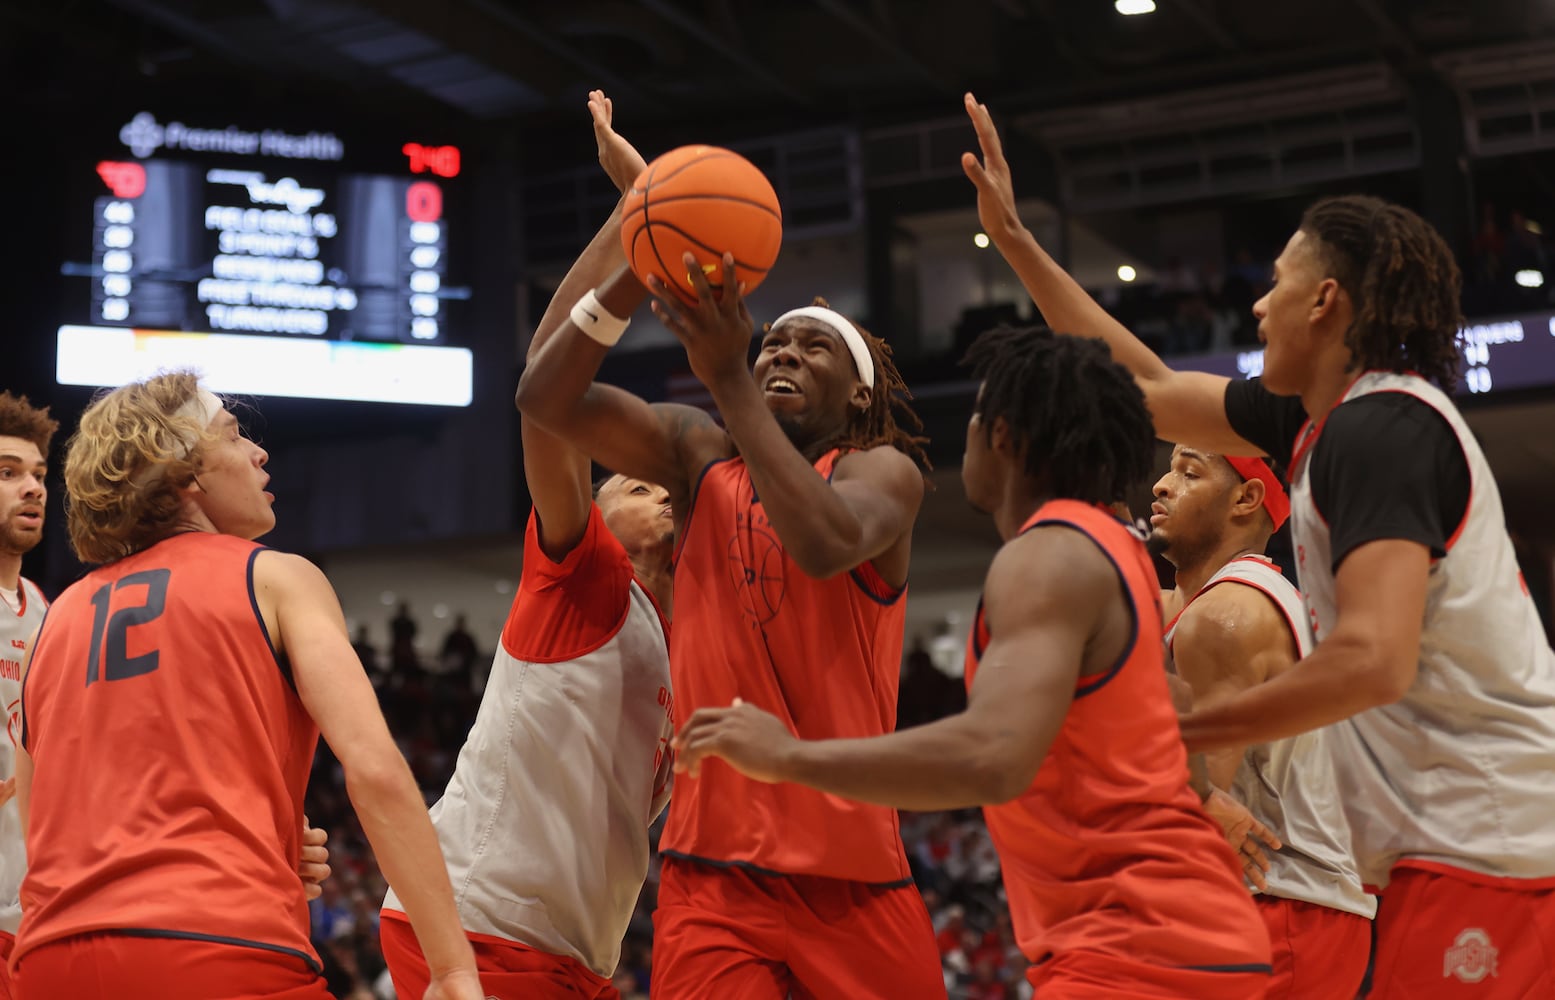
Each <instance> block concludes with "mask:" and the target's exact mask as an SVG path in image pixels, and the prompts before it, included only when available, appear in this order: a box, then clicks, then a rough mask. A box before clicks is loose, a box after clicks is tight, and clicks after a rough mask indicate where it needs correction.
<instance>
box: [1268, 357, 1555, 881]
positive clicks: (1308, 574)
mask: <svg viewBox="0 0 1555 1000" xmlns="http://www.w3.org/2000/svg"><path fill="white" fill-rule="evenodd" d="M1378 392H1401V393H1407V394H1408V395H1411V396H1413V397H1415V398H1416V399H1418V400H1420V401H1421V402H1423V403H1425V404H1426V405H1427V406H1429V407H1431V408H1432V409H1433V410H1435V411H1436V412H1437V413H1439V414H1441V416H1442V418H1443V419H1444V420H1446V421H1447V423H1448V425H1449V426H1451V427H1452V430H1453V433H1454V434H1455V435H1456V436H1457V438H1458V444H1459V446H1460V447H1461V448H1462V449H1463V455H1464V457H1465V459H1466V460H1467V462H1468V468H1469V479H1470V491H1469V505H1468V509H1467V510H1466V511H1465V513H1464V517H1463V522H1462V523H1461V524H1460V525H1459V526H1458V529H1457V531H1455V532H1454V533H1453V536H1452V538H1451V539H1449V541H1448V543H1447V555H1446V556H1445V557H1444V558H1442V559H1439V560H1436V561H1435V562H1434V563H1433V564H1432V566H1431V570H1430V580H1429V583H1428V584H1427V590H1426V604H1425V621H1424V624H1423V627H1422V629H1421V633H1420V665H1419V672H1418V674H1417V675H1416V677H1415V681H1414V683H1413V684H1412V685H1411V686H1410V688H1409V691H1408V692H1407V693H1406V694H1405V695H1404V697H1403V698H1401V699H1399V700H1398V701H1396V702H1394V703H1393V704H1391V705H1383V706H1380V707H1378V708H1373V709H1369V710H1367V711H1365V712H1361V713H1360V714H1358V715H1356V716H1354V717H1352V718H1350V719H1347V720H1346V721H1344V722H1342V723H1339V724H1338V725H1336V726H1334V727H1333V729H1334V732H1335V734H1336V739H1335V741H1334V753H1335V761H1336V765H1337V769H1338V773H1339V776H1340V781H1341V789H1342V791H1343V793H1344V799H1345V805H1346V810H1347V812H1348V814H1349V819H1350V828H1351V833H1352V835H1353V838H1354V846H1355V854H1356V861H1357V862H1358V864H1359V865H1360V871H1361V876H1362V878H1364V879H1365V880H1366V882H1367V883H1368V884H1369V885H1375V886H1379V887H1380V886H1385V885H1387V882H1388V878H1389V872H1390V871H1391V870H1392V868H1393V867H1394V865H1396V864H1399V863H1400V862H1404V863H1410V862H1413V863H1415V864H1422V863H1423V864H1426V865H1433V864H1434V865H1440V866H1446V867H1449V868H1453V869H1458V870H1461V871H1465V872H1470V873H1476V874H1478V875H1481V876H1491V877H1497V878H1508V879H1540V880H1546V879H1555V822H1552V819H1551V818H1552V816H1555V812H1552V809H1555V805H1552V803H1555V652H1552V651H1551V649H1550V647H1549V644H1548V641H1547V640H1546V638H1545V634H1544V628H1543V626H1542V625H1541V623H1540V621H1539V615H1538V611H1537V610H1536V609H1535V608H1534V605H1533V601H1532V600H1531V599H1530V598H1529V596H1528V590H1527V586H1526V584H1525V583H1524V582H1523V579H1522V575H1521V573H1520V572H1519V571H1518V568H1517V560H1516V558H1515V557H1514V555H1513V553H1512V543H1511V540H1510V539H1509V538H1508V537H1507V533H1506V518H1505V516H1504V514H1503V513H1502V509H1501V495H1500V491H1499V490H1498V489H1497V488H1496V481H1495V477H1494V476H1493V475H1492V474H1491V471H1490V465H1489V463H1488V462H1486V460H1485V455H1484V452H1483V451H1481V450H1480V447H1479V444H1478V442H1477V441H1476V440H1475V439H1474V434H1473V432H1472V431H1470V430H1469V427H1468V425H1467V424H1466V423H1465V422H1464V420H1463V417H1462V415H1460V414H1459V413H1458V410H1457V408H1456V407H1455V406H1453V404H1452V401H1451V400H1449V399H1448V398H1447V395H1446V394H1445V393H1443V392H1442V391H1441V390H1440V389H1437V388H1436V387H1435V386H1433V385H1431V384H1430V383H1428V382H1427V381H1425V380H1424V379H1422V378H1419V377H1418V376H1414V375H1399V374H1394V373H1391V372H1367V373H1365V374H1363V375H1362V376H1361V377H1360V378H1358V379H1356V381H1355V382H1354V384H1352V385H1351V386H1350V388H1349V390H1348V391H1347V392H1346V393H1345V395H1344V398H1343V399H1342V400H1341V402H1347V401H1349V400H1352V399H1357V398H1359V397H1361V396H1364V395H1368V394H1371V393H1378ZM1320 431H1321V426H1320V425H1311V424H1309V425H1308V426H1307V427H1305V428H1303V430H1302V432H1301V434H1300V435H1299V436H1298V438H1297V444H1296V450H1295V457H1294V460H1293V462H1292V466H1291V473H1290V478H1291V490H1290V496H1291V511H1292V513H1291V525H1292V541H1293V542H1294V543H1295V546H1296V555H1297V563H1298V565H1297V573H1298V576H1299V577H1300V579H1301V589H1302V592H1303V593H1305V594H1306V597H1307V605H1308V608H1309V609H1310V611H1311V617H1312V626H1313V631H1314V633H1315V635H1316V636H1317V639H1318V641H1319V642H1321V641H1322V639H1323V636H1324V635H1325V634H1326V633H1327V632H1328V631H1329V630H1330V629H1332V628H1333V627H1334V623H1335V621H1336V620H1337V618H1338V608H1337V606H1336V601H1335V597H1334V575H1333V571H1332V568H1331V567H1332V566H1333V551H1332V547H1331V545H1330V541H1329V531H1328V524H1327V522H1326V521H1325V520H1324V518H1323V514H1322V512H1321V511H1319V510H1318V508H1317V505H1316V503H1315V502H1314V500H1313V497H1312V483H1311V479H1310V477H1309V476H1308V469H1309V466H1310V462H1311V455H1312V446H1313V445H1314V444H1315V442H1316V437H1317V435H1318V433H1320Z"/></svg>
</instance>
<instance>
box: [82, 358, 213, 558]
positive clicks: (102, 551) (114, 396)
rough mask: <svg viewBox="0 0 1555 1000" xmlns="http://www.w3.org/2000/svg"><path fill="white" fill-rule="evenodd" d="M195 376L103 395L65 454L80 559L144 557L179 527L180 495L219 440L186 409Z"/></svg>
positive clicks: (178, 374) (169, 377) (174, 376)
mask: <svg viewBox="0 0 1555 1000" xmlns="http://www.w3.org/2000/svg"><path fill="white" fill-rule="evenodd" d="M199 391H200V382H199V377H198V376H197V375H196V374H195V373H194V372H192V371H175V372H167V373H164V374H161V375H155V376H153V377H151V378H149V379H146V380H145V381H143V382H132V383H130V384H129V385H126V386H122V387H120V388H118V389H113V390H110V391H108V392H106V393H104V394H101V395H99V396H98V397H97V398H96V399H94V400H93V401H92V405H91V406H89V407H87V409H86V412H85V413H83V414H82V415H81V423H80V425H79V426H78V427H77V428H76V432H75V434H74V435H72V436H71V438H70V442H69V444H67V445H66V447H65V494H66V495H65V521H66V525H67V527H68V530H69V533H70V546H71V548H72V549H74V550H75V553H76V558H78V559H80V560H81V561H82V562H84V563H88V564H98V563H106V562H112V561H113V560H115V559H122V558H123V557H125V556H127V555H131V554H133V553H136V552H139V551H140V550H142V549H144V548H147V547H149V546H151V545H153V544H155V543H157V542H159V541H161V540H162V539H164V538H166V537H167V536H169V535H171V534H173V533H174V531H176V530H177V528H178V527H179V524H180V521H181V519H182V512H183V503H184V501H183V496H182V491H183V490H184V489H185V488H186V487H188V485H189V484H190V483H191V482H193V480H194V477H195V474H196V473H198V472H199V471H200V454H201V451H202V449H203V446H204V445H205V444H206V443H208V442H211V441H214V440H215V438H214V435H212V434H211V432H210V430H209V428H208V427H207V426H206V425H205V424H204V423H203V421H202V420H201V419H200V418H199V417H196V416H194V415H193V414H192V413H190V412H189V411H187V410H185V409H184V407H185V405H186V404H188V403H189V402H190V401H191V400H193V399H195V398H196V396H197V395H198V393H199Z"/></svg>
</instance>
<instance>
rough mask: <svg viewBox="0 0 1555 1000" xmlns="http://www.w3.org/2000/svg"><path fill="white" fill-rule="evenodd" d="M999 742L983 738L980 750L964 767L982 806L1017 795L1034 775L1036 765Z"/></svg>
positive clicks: (996, 739) (1027, 786) (1014, 797)
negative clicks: (969, 764)
mask: <svg viewBox="0 0 1555 1000" xmlns="http://www.w3.org/2000/svg"><path fill="white" fill-rule="evenodd" d="M1003 743H1004V741H1003V740H1000V739H998V738H997V737H994V738H985V739H984V741H983V746H982V748H981V752H979V753H978V754H977V758H976V759H975V760H974V761H973V762H972V766H971V767H970V768H968V771H969V772H970V779H971V781H972V785H973V788H975V789H976V793H977V800H978V802H980V803H982V804H983V805H990V806H992V805H1001V804H1003V803H1005V802H1009V801H1011V800H1013V799H1016V798H1019V797H1020V796H1021V795H1022V794H1023V793H1025V791H1026V789H1028V788H1030V787H1031V782H1032V781H1033V780H1034V779H1035V778H1036V776H1037V766H1036V765H1032V764H1029V763H1028V762H1027V761H1025V760H1024V759H1022V757H1021V756H1020V755H1019V754H1018V753H1017V752H1016V750H1015V748H1014V747H1007V746H1003V745H1002V744H1003ZM1038 763H1039V764H1040V761H1039V762H1038Z"/></svg>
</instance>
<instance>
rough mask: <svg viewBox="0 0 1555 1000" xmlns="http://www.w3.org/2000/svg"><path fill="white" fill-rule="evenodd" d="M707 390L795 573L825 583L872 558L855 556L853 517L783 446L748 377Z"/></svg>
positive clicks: (859, 528)
mask: <svg viewBox="0 0 1555 1000" xmlns="http://www.w3.org/2000/svg"><path fill="white" fill-rule="evenodd" d="M709 388H710V390H711V392H712V394H713V400H714V402H716V403H717V404H718V412H719V414H720V415H722V417H723V420H724V427H725V428H726V429H727V430H728V432H729V436H730V437H732V438H734V441H735V444H736V445H737V446H738V448H739V451H740V457H741V458H743V459H744V460H745V466H746V468H748V469H749V470H750V476H751V483H752V485H754V486H755V488H756V495H757V496H759V497H761V504H762V509H763V511H764V512H765V513H766V516H767V521H768V522H769V523H770V524H771V526H772V530H773V531H775V532H776V533H777V536H778V538H779V539H780V540H781V541H782V543H783V548H784V549H785V550H786V551H787V552H788V554H789V555H790V556H792V557H793V559H794V561H795V562H796V563H798V564H799V567H800V568H801V569H803V570H804V571H805V572H806V573H807V574H809V575H810V576H813V577H819V578H825V577H829V576H835V575H836V574H838V573H843V572H846V571H848V570H850V569H852V568H854V567H855V566H857V565H858V564H859V563H862V562H864V561H865V560H866V559H868V558H870V556H872V555H874V554H875V553H867V554H859V553H858V551H857V550H858V547H859V545H860V543H861V541H862V539H863V534H864V529H863V524H862V523H861V522H860V521H859V517H858V515H857V514H856V513H854V511H853V509H852V508H851V507H850V506H848V503H847V501H845V500H844V499H843V498H842V497H840V496H838V495H837V491H836V490H834V489H832V487H831V484H830V483H828V482H827V481H826V480H825V479H823V478H822V477H820V476H818V475H816V474H815V466H814V464H813V463H812V462H811V461H810V460H809V459H807V458H806V457H805V456H804V455H801V454H800V453H799V451H798V449H796V448H795V447H794V445H793V443H792V442H790V441H789V440H788V435H786V434H784V433H783V428H782V427H780V426H778V422H777V419H776V418H775V417H773V415H772V411H771V410H769V409H767V404H766V401H765V400H763V399H762V397H761V392H760V390H759V389H757V388H756V383H755V382H754V381H753V380H752V379H751V378H750V376H749V375H746V374H744V373H739V374H737V375H733V374H731V375H730V376H729V377H728V378H724V379H718V380H716V381H715V382H714V384H713V385H712V386H710V387H709Z"/></svg>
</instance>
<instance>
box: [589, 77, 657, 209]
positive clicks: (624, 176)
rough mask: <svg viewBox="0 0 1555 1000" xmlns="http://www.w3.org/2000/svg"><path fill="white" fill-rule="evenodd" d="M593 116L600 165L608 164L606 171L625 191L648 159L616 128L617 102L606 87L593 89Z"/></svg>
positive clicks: (620, 189)
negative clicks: (611, 98)
mask: <svg viewBox="0 0 1555 1000" xmlns="http://www.w3.org/2000/svg"><path fill="white" fill-rule="evenodd" d="M589 117H591V118H593V119H594V141H595V143H597V144H598V145H599V165H600V166H602V167H604V168H605V175H606V176H608V177H609V178H610V183H612V184H614V185H615V186H616V190H617V191H620V192H621V193H622V194H625V193H626V192H627V189H629V188H630V187H631V186H632V182H633V181H635V180H636V179H637V175H638V174H640V173H642V172H643V168H645V167H647V166H648V162H647V161H646V160H644V159H643V156H642V154H641V153H639V152H638V151H637V147H636V146H633V145H632V144H631V143H629V142H627V141H626V139H624V138H623V137H622V136H621V134H620V133H619V132H617V131H616V130H615V128H614V126H613V122H614V120H615V105H614V104H612V103H611V101H610V98H608V97H606V96H605V92H604V91H603V90H591V91H589Z"/></svg>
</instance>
